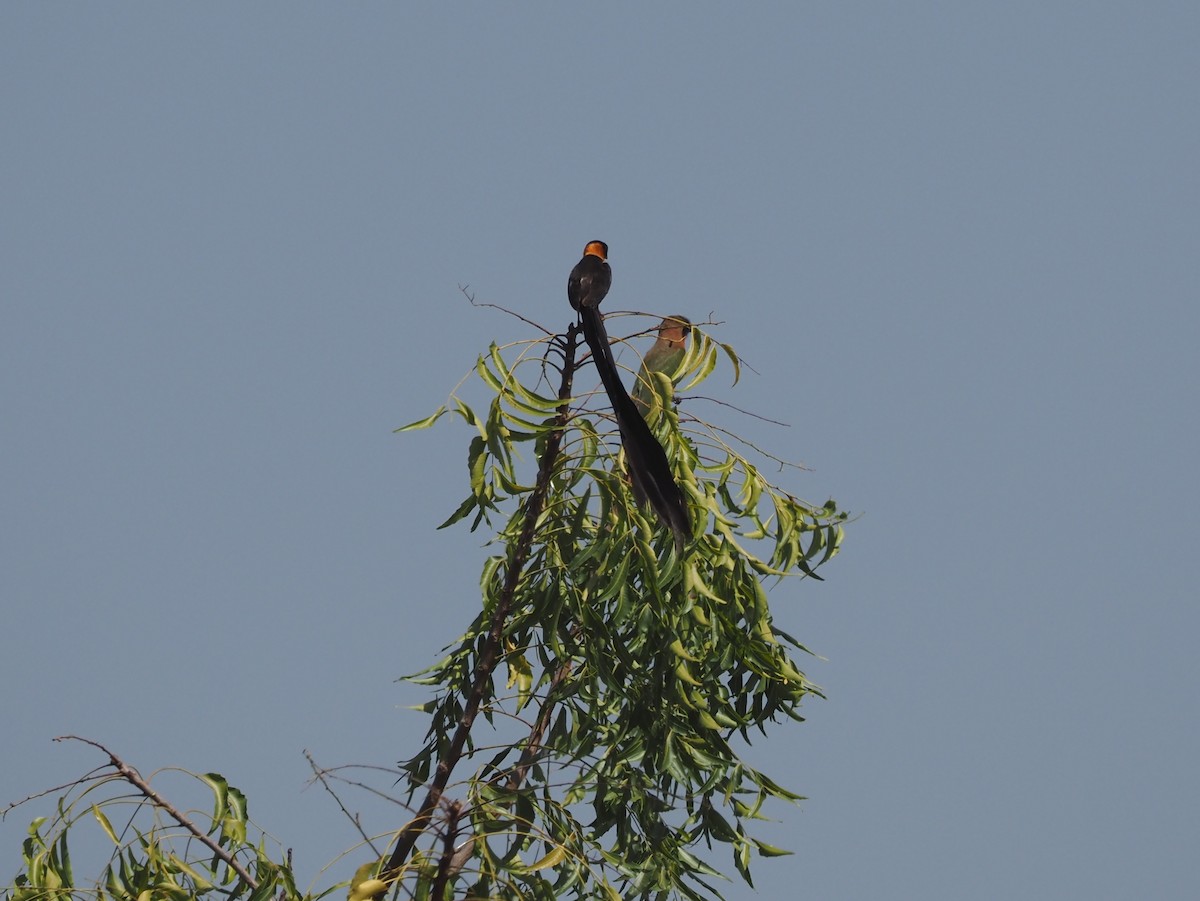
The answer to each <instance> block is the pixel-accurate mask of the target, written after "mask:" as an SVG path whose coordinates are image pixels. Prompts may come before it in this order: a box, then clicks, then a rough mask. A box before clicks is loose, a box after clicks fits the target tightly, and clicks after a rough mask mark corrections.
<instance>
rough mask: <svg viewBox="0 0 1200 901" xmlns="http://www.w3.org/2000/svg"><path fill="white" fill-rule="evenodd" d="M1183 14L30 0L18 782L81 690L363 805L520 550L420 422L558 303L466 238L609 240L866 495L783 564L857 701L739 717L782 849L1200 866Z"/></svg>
mask: <svg viewBox="0 0 1200 901" xmlns="http://www.w3.org/2000/svg"><path fill="white" fill-rule="evenodd" d="M1198 44H1200V8H1198V7H1196V6H1195V5H1194V4H1185V3H1150V4H1141V5H1137V4H1128V3H1108V2H1094V3H1052V4H1044V3H1027V2H1017V3H1006V4H956V3H913V4H903V5H901V4H881V3H867V4H857V5H851V4H831V3H825V4H816V3H794V4H782V3H778V4H756V5H754V6H753V7H740V6H739V7H735V6H732V5H726V6H718V5H713V4H700V5H689V6H683V5H680V4H669V5H668V4H663V5H657V6H655V7H654V8H652V9H649V10H647V9H644V8H642V7H641V6H638V5H633V4H616V5H610V6H607V7H605V8H604V9H603V11H602V14H600V11H597V10H596V9H585V8H583V7H576V6H573V5H566V4H550V3H541V4H527V5H522V6H519V7H517V6H512V7H500V6H489V7H483V6H473V7H470V8H467V7H459V8H454V7H449V6H444V7H433V6H428V7H418V6H415V5H407V4H405V5H400V4H394V5H382V4H380V5H353V6H345V5H336V6H335V5H316V4H308V3H305V4H257V5H252V6H248V5H234V4H205V5H177V4H146V3H141V4H139V3H130V4H123V5H104V6H100V5H87V6H84V5H66V4H6V5H4V6H2V7H0V74H2V77H0V112H2V113H3V121H4V122H5V133H6V139H5V141H4V147H5V149H4V153H3V157H2V159H3V164H2V168H0V179H2V180H0V191H2V197H0V246H2V247H3V248H4V251H3V257H4V260H3V265H0V297H3V328H2V330H0V403H2V405H3V406H2V414H3V415H2V417H0V442H2V443H0V447H2V454H3V459H4V464H5V465H4V466H3V472H2V475H0V507H2V509H3V510H4V513H5V515H4V516H3V517H2V518H0V530H2V531H0V572H2V573H3V583H2V584H3V606H2V607H0V615H2V617H3V620H2V621H3V629H2V632H3V635H4V636H5V650H4V654H3V655H2V656H0V677H2V685H3V687H2V688H0V692H2V695H3V709H4V710H5V711H6V714H7V717H6V721H7V722H8V723H9V728H8V729H7V730H6V733H7V735H6V741H5V748H6V764H7V765H6V766H5V767H4V768H3V776H2V777H0V803H2V802H7V801H9V800H15V799H17V798H19V797H22V796H24V795H25V794H27V793H28V792H30V791H33V790H36V789H38V788H42V787H45V786H47V785H51V784H57V783H60V782H62V781H64V780H65V779H67V778H70V777H72V776H74V775H77V774H79V773H82V772H84V771H86V770H88V769H90V768H91V767H92V766H93V765H95V764H97V763H99V762H100V761H98V760H97V759H96V757H95V755H94V754H93V753H89V752H88V751H87V750H85V749H84V748H82V747H65V746H61V745H52V744H51V743H50V739H51V738H52V737H53V736H55V735H59V734H62V733H65V732H73V733H77V734H81V735H86V736H88V737H90V738H94V739H96V740H99V741H103V742H105V743H107V744H109V745H110V746H111V747H112V748H113V750H115V751H117V752H119V753H121V754H123V755H124V756H125V757H127V758H128V759H129V760H130V761H131V762H133V763H135V764H136V765H137V766H139V767H140V768H142V769H143V770H147V771H148V770H152V769H154V768H156V767H158V766H164V765H169V764H175V765H180V766H184V767H189V768H192V769H197V770H202V771H203V770H217V771H219V772H222V773H224V774H225V775H226V776H227V777H228V778H229V779H230V780H231V781H232V782H234V783H235V784H237V785H239V786H241V787H242V788H244V789H245V790H246V791H247V792H248V794H249V795H250V798H251V805H252V807H251V813H252V815H253V816H254V817H255V818H256V820H258V821H259V822H260V823H261V824H262V825H263V826H265V827H266V828H268V829H269V830H270V831H272V832H273V833H274V834H275V835H277V836H278V837H279V838H280V839H281V840H282V841H283V842H285V843H286V844H287V845H289V846H292V847H294V848H295V849H296V855H297V862H298V868H299V869H300V871H301V875H302V877H307V878H313V877H315V876H316V873H317V870H318V869H319V867H320V866H321V865H323V864H324V863H326V862H327V861H328V860H329V859H330V858H332V857H333V855H334V854H336V853H337V852H338V851H339V850H341V849H343V848H346V847H349V846H350V845H351V844H353V842H354V835H353V834H352V832H351V831H350V830H349V829H348V828H347V826H346V825H345V824H344V821H340V820H339V815H338V813H337V811H336V809H335V808H334V807H333V806H332V804H331V803H330V801H329V800H328V799H327V798H326V797H325V796H324V795H323V794H322V793H321V792H320V791H318V790H314V789H309V790H307V791H306V790H304V782H305V779H306V777H307V774H308V770H307V764H306V763H305V761H304V758H303V756H302V750H303V749H306V748H307V749H309V750H310V751H311V752H312V753H313V754H314V755H315V756H316V758H317V759H318V760H319V761H320V762H322V763H324V764H328V765H333V764H339V763H350V762H361V763H379V764H385V765H386V764H389V763H391V762H393V761H395V760H396V759H398V758H400V757H403V756H405V755H406V754H408V753H411V752H412V751H413V750H414V749H415V748H416V747H417V744H418V742H419V739H420V736H421V734H422V731H423V725H424V723H423V721H422V720H421V719H420V718H419V716H418V715H417V714H414V713H411V712H409V711H406V710H404V709H402V707H403V705H406V704H412V703H417V702H419V701H420V700H421V699H422V698H423V696H422V695H421V693H420V692H418V691H416V690H415V689H412V688H410V687H406V686H404V685H399V684H397V683H396V682H395V681H394V680H395V679H396V677H397V676H399V675H401V674H403V673H407V672H412V671H414V670H417V669H420V668H421V667H422V666H424V665H425V664H427V663H428V662H430V661H431V660H432V659H433V655H434V653H435V652H436V649H437V648H439V647H441V646H442V645H443V644H444V643H446V642H449V641H452V640H453V639H454V638H456V637H457V636H458V635H459V634H460V633H461V631H462V629H463V628H464V627H465V625H466V624H467V623H468V622H469V621H470V618H471V617H472V616H473V615H474V613H475V611H476V610H477V604H478V595H477V591H476V584H477V578H478V570H479V564H480V563H481V562H482V560H483V558H484V556H485V553H486V551H485V550H484V549H483V548H482V547H481V544H482V540H483V537H484V536H482V535H479V534H475V535H472V534H470V533H468V532H467V531H466V530H465V529H455V530H447V531H443V532H436V531H434V528H435V527H436V526H437V524H438V523H440V522H441V521H442V520H443V519H444V518H445V517H446V516H447V515H448V514H449V512H450V511H452V510H453V509H454V508H455V507H456V506H457V504H458V502H459V501H460V500H461V497H462V496H463V494H464V491H465V477H466V471H465V466H464V463H465V459H466V442H467V441H468V439H469V433H468V432H466V430H465V429H462V428H457V429H456V428H455V427H454V426H445V427H439V428H437V429H435V430H434V431H432V432H427V433H419V434H415V435H401V436H397V435H393V434H392V429H393V428H395V427H396V426H399V425H401V424H403V423H406V422H409V421H411V420H414V419H417V418H419V417H421V416H423V415H426V414H427V413H429V412H431V411H432V410H433V409H434V408H436V407H437V406H438V405H439V404H440V403H441V402H442V401H443V400H444V399H445V397H446V395H447V393H448V392H449V391H450V390H451V389H452V388H453V386H454V385H455V384H456V383H457V382H458V380H459V378H460V377H461V376H462V375H463V373H465V372H466V371H467V370H468V369H469V367H470V366H471V364H472V363H473V360H474V357H475V355H476V354H477V353H478V352H479V351H481V350H482V349H484V348H485V347H486V346H487V344H488V342H490V341H492V340H498V341H512V340H518V339H520V338H523V337H528V332H527V331H526V330H525V329H524V327H523V326H521V325H520V323H518V322H516V321H515V320H512V319H509V318H505V317H502V316H499V315H497V314H495V313H493V312H489V311H481V310H477V309H473V308H471V307H470V306H469V305H468V304H467V303H466V301H465V300H464V298H463V296H462V294H461V293H460V290H459V288H460V286H462V285H469V286H470V290H471V291H472V292H473V293H475V294H476V295H477V297H478V298H479V299H480V300H483V301H487V302H493V303H498V304H503V305H505V306H508V307H510V308H513V309H516V310H519V311H520V312H522V313H523V314H524V315H527V316H529V317H530V318H532V319H534V320H536V321H538V322H541V323H544V324H546V325H547V326H548V327H552V328H563V327H565V326H566V324H567V323H568V322H569V321H570V318H571V313H570V310H569V308H568V306H567V303H566V298H565V281H566V276H567V273H568V271H569V270H570V268H571V266H572V265H573V264H574V262H575V261H576V260H577V259H578V257H579V252H580V249H581V248H582V246H583V243H584V242H585V241H587V240H589V239H592V238H602V239H603V240H605V241H607V242H608V243H609V245H610V249H611V262H612V266H613V270H614V286H613V290H612V293H611V295H610V297H609V300H608V301H606V304H605V306H606V309H611V310H621V309H638V310H645V311H648V312H653V313H660V314H661V313H677V312H678V313H686V314H689V315H691V316H692V317H693V318H697V319H703V318H706V317H708V316H711V317H712V318H713V319H716V320H719V321H720V322H722V323H723V324H722V325H721V326H720V328H719V329H718V330H717V336H718V337H719V338H720V339H721V340H723V341H727V342H729V343H731V344H733V345H734V346H735V347H736V348H737V349H738V350H739V351H740V352H741V353H742V354H743V356H744V357H745V358H746V359H747V360H748V361H749V362H750V363H751V364H753V366H754V368H755V370H757V374H754V373H748V374H747V376H746V378H745V379H744V380H743V381H742V382H741V383H740V384H739V385H737V386H736V387H735V388H730V387H729V385H728V378H727V377H726V378H724V379H722V378H720V377H719V376H718V377H717V378H716V379H715V380H714V381H711V382H710V383H709V384H708V385H707V386H706V388H705V391H706V393H710V394H712V395H713V396H716V397H718V398H720V399H722V400H725V401H727V402H729V403H733V404H736V405H737V406H739V407H743V408H746V409H750V410H755V411H759V412H762V413H764V414H768V415H770V416H771V417H773V418H775V419H779V420H783V421H785V422H788V423H790V424H791V425H790V427H789V428H778V427H773V426H770V425H768V424H766V423H763V422H760V421H757V420H753V419H749V418H739V417H737V416H736V414H733V413H732V412H727V413H723V414H722V415H728V416H730V419H729V421H728V425H729V426H730V427H732V428H737V429H739V430H741V431H743V432H744V433H745V434H746V435H747V436H748V437H750V438H752V439H753V440H754V441H755V442H756V443H760V444H763V445H766V446H769V447H771V448H773V449H776V450H778V451H779V453H780V454H781V455H783V456H787V457H792V458H799V459H802V460H803V461H804V462H805V463H807V464H808V465H809V466H810V467H811V468H812V471H811V472H806V473H798V474H796V475H795V476H794V477H789V478H793V479H794V481H793V482H791V483H789V486H790V487H791V488H792V489H793V490H794V492H795V493H796V494H798V495H800V496H803V497H807V498H809V499H812V500H815V501H823V500H824V499H825V498H827V497H830V496H832V497H834V498H836V499H837V500H838V501H839V503H840V504H841V506H842V507H843V508H846V509H850V510H853V511H856V512H857V513H861V514H862V515H861V516H860V518H858V519H857V520H856V521H855V522H854V523H853V524H852V525H851V526H850V527H849V528H848V534H847V538H846V543H845V546H844V551H843V554H842V555H841V556H840V557H839V558H838V559H837V560H836V561H835V563H834V564H833V565H831V566H830V567H829V568H828V569H827V570H826V571H825V575H826V579H827V581H825V582H824V583H821V584H817V583H813V582H811V581H808V582H803V583H786V584H784V585H783V586H781V587H780V588H778V589H777V590H776V591H775V592H774V594H773V595H772V604H773V609H774V611H775V616H776V619H777V620H778V622H779V623H780V624H781V625H782V626H783V627H784V628H785V629H787V630H788V631H790V632H792V633H794V634H796V635H798V636H799V637H800V638H801V639H802V640H803V641H804V642H805V643H806V644H807V645H808V646H809V647H811V648H813V649H814V650H815V651H817V652H818V653H819V654H821V655H822V658H823V659H820V660H812V661H809V666H808V667H807V670H808V673H809V675H810V676H811V677H812V678H814V679H815V680H816V681H817V682H818V683H819V684H821V685H822V686H823V687H824V689H825V690H826V692H827V694H828V700H827V701H814V702H813V703H812V704H810V705H809V707H808V715H809V720H808V722H807V723H805V724H803V725H798V726H797V725H787V726H783V727H781V728H780V729H779V730H778V731H777V732H776V734H775V735H773V736H772V737H771V738H770V740H768V741H765V742H762V743H760V744H759V745H757V746H756V747H755V748H754V749H753V756H754V760H755V762H756V763H758V764H759V765H761V766H762V767H763V768H764V769H766V770H767V771H768V772H770V773H773V774H775V775H777V776H778V777H779V778H780V779H781V781H783V782H784V783H785V784H787V785H789V786H790V787H793V788H795V789H797V790H799V791H801V792H803V793H804V794H806V795H808V796H809V800H808V801H807V802H805V803H804V804H803V805H802V806H801V807H800V808H798V809H788V808H779V809H777V810H776V811H775V813H776V815H777V816H778V817H779V818H780V823H779V824H778V825H776V826H774V827H772V828H771V829H770V830H769V831H768V832H766V833H764V837H766V838H767V839H768V840H770V841H773V842H774V843H776V844H782V845H785V846H787V847H790V848H792V849H794V850H795V851H796V854H795V855H794V856H792V857H788V858H784V859H780V860H771V861H762V862H761V863H760V864H759V865H758V866H757V868H756V876H757V884H758V886H759V893H758V896H761V897H781V896H803V897H811V898H821V899H859V898H867V897H874V898H895V899H908V898H921V899H926V901H928V899H943V898H945V899H962V898H984V899H986V898H1008V897H1022V898H1032V899H1036V898H1072V897H1089V898H1130V897H1153V898H1161V899H1170V898H1181V899H1182V898H1191V897H1194V893H1195V888H1196V884H1197V878H1196V875H1195V863H1194V860H1193V858H1194V852H1195V842H1196V837H1197V835H1198V834H1200V828H1198V827H1200V823H1198V821H1197V814H1196V806H1197V801H1198V800H1200V777H1198V776H1197V768H1196V765H1195V761H1196V760H1197V759H1198V758H1200V726H1198V725H1197V716H1196V714H1197V704H1196V700H1195V689H1196V686H1197V684H1198V683H1200V680H1198V678H1197V677H1198V675H1200V673H1198V667H1197V664H1196V662H1195V653H1194V651H1193V647H1192V646H1193V644H1194V636H1195V635H1196V634H1197V632H1198V631H1200V614H1198V613H1197V604H1196V591H1195V589H1194V588H1191V589H1189V588H1188V585H1191V584H1192V581H1193V580H1192V577H1191V575H1190V568H1189V567H1190V564H1189V563H1188V561H1189V560H1190V554H1191V553H1193V545H1194V543H1195V540H1196V538H1197V535H1198V533H1200V528H1198V525H1200V523H1198V517H1197V510H1198V509H1200V496H1198V495H1200V491H1198V490H1197V486H1198V483H1200V479H1197V477H1196V474H1195V466H1196V460H1197V458H1198V456H1200V440H1198V430H1197V422H1196V419H1197V417H1196V410H1197V385H1198V384H1200V371H1198V370H1200V366H1198V365H1197V362H1196V345H1197V338H1198V336H1200V315H1198V313H1197V304H1196V296H1195V293H1196V287H1195V286H1196V278H1195V268H1196V260H1197V255H1198V252H1200V222H1198V220H1200V174H1198V173H1200V168H1198V167H1197V164H1196V161H1197V159H1200V115H1198V113H1197V110H1200V63H1198V62H1197V55H1196V50H1195V48H1196V47H1197V45H1198ZM726 376H727V373H726ZM696 403H700V402H698V401H697V402H696ZM702 409H704V411H705V412H706V413H708V414H711V415H716V414H715V412H714V411H717V410H720V409H721V408H717V407H712V406H709V407H706V408H702ZM1189 599H1190V600H1189ZM36 812H38V811H35V810H32V809H23V810H22V811H18V812H17V813H16V814H14V815H10V817H9V818H8V820H7V821H5V822H4V823H3V824H0V873H2V874H4V875H5V878H8V876H10V875H11V874H12V873H13V872H15V870H16V867H17V864H18V862H19V858H18V852H19V841H20V838H21V836H22V835H23V833H24V828H25V825H26V823H27V821H28V819H29V818H30V817H31V816H33V815H34V813H36ZM26 814H27V815H26ZM389 825H391V824H390V823H389V822H388V818H387V812H386V811H383V812H381V815H380V816H379V818H378V820H377V822H376V823H375V827H376V828H378V829H380V830H382V829H384V828H387V827H388V826H389ZM350 869H353V867H352V866H351V867H350ZM347 875H348V871H347ZM734 878H735V879H736V876H735V877H734ZM330 881H332V880H330ZM727 897H729V898H731V899H744V898H751V897H756V895H755V894H754V893H752V892H750V891H749V890H748V889H746V888H744V887H743V886H742V885H741V884H740V883H737V882H735V883H732V884H731V885H730V887H729V891H728V893H727Z"/></svg>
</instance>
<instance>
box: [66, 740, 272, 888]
mask: <svg viewBox="0 0 1200 901" xmlns="http://www.w3.org/2000/svg"><path fill="white" fill-rule="evenodd" d="M54 740H55V741H81V742H83V743H84V744H85V745H91V746H92V747H93V748H98V749H99V750H101V751H103V752H104V753H105V754H107V755H108V759H109V760H110V761H111V762H112V765H113V768H114V769H115V770H116V771H117V772H118V773H120V774H121V777H122V778H123V779H124V780H125V781H126V782H128V783H129V784H130V785H132V786H133V787H134V788H136V789H137V790H138V791H140V792H141V793H142V794H143V795H145V797H146V799H147V800H148V801H150V803H151V804H153V805H154V806H155V807H157V808H158V809H159V810H161V811H163V812H164V813H166V814H167V815H168V816H170V817H171V819H173V820H174V821H175V822H176V823H178V824H179V825H180V826H182V827H183V828H184V829H186V830H187V831H188V832H190V833H191V834H192V835H194V836H195V837H196V838H197V839H199V841H200V843H201V844H203V845H204V846H205V847H206V848H208V849H209V850H210V851H212V852H213V854H214V855H216V856H217V857H218V858H219V859H221V860H223V861H224V862H225V864H226V865H227V866H228V867H229V868H230V869H231V870H233V871H234V872H235V873H237V874H238V876H240V877H241V879H242V881H243V882H244V883H246V885H248V886H250V888H251V889H256V888H258V880H257V879H255V878H254V877H253V876H251V875H250V872H249V871H248V870H247V869H246V868H245V867H243V866H242V865H241V864H240V863H238V862H237V860H236V859H234V857H233V855H232V854H230V853H229V852H228V851H226V850H225V849H224V848H222V847H221V846H220V845H218V844H217V843H216V842H215V841H213V840H212V839H211V838H209V837H208V836H207V835H206V834H204V833H203V832H202V831H200V829H199V828H197V826H196V824H195V823H193V822H192V821H191V820H189V819H188V818H187V817H185V816H184V815H183V814H182V813H180V812H179V811H178V810H176V809H175V808H174V807H173V806H172V805H171V803H170V802H169V801H168V800H167V799H166V798H164V797H163V796H162V795H160V794H159V793H158V792H156V791H155V790H154V789H152V788H151V787H150V783H148V782H147V781H146V780H145V779H143V778H142V775H141V773H139V772H138V771H137V770H135V769H134V768H133V767H131V766H130V765H129V764H127V763H126V762H125V761H124V760H122V759H121V758H120V757H118V756H117V755H116V754H114V753H113V752H112V751H110V750H109V749H108V748H106V747H104V745H102V744H100V742H98V741H92V740H91V739H90V738H81V737H80V736H78V735H60V736H58V737H57V738H56V739H54Z"/></svg>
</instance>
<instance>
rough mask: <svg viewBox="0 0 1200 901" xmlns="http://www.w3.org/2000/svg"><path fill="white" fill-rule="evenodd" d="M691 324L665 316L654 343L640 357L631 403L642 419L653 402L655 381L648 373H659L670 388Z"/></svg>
mask: <svg viewBox="0 0 1200 901" xmlns="http://www.w3.org/2000/svg"><path fill="white" fill-rule="evenodd" d="M691 331H692V321H691V320H690V319H688V318H687V317H686V316H668V317H667V318H666V319H664V320H663V321H662V323H661V324H660V325H659V326H658V340H657V341H655V342H654V346H653V347H651V348H650V349H649V350H648V351H646V355H645V356H644V357H642V368H641V369H640V370H639V371H638V377H637V384H636V385H634V386H633V402H634V404H635V405H636V406H637V408H638V412H639V413H641V414H642V416H645V415H646V414H647V413H649V412H650V405H651V403H652V402H653V399H654V392H655V390H656V388H655V381H654V377H653V375H652V373H655V372H660V373H662V374H663V375H665V376H666V377H667V378H668V379H670V380H671V384H672V385H674V384H675V381H676V378H677V376H678V373H679V364H680V363H682V362H683V358H684V356H686V354H687V340H688V335H689V334H691Z"/></svg>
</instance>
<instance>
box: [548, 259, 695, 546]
mask: <svg viewBox="0 0 1200 901" xmlns="http://www.w3.org/2000/svg"><path fill="white" fill-rule="evenodd" d="M611 285H612V270H611V269H610V268H609V266H608V245H607V244H605V243H604V242H603V241H589V242H588V243H587V246H586V247H584V248H583V259H582V260H580V261H579V262H578V263H577V264H576V265H575V268H574V269H572V270H571V277H570V278H569V279H568V280H567V299H568V300H570V301H571V306H572V307H574V308H575V309H576V310H578V311H579V317H580V319H581V320H582V321H583V337H584V340H586V341H587V344H588V347H589V348H591V351H592V359H593V361H595V364H596V370H597V371H598V372H599V373H600V381H601V382H603V383H604V390H605V392H607V394H608V400H609V402H610V403H611V404H612V407H613V413H614V414H615V415H616V417H617V429H618V430H619V431H620V433H621V444H622V445H623V446H624V448H625V458H626V460H627V461H628V463H629V477H630V480H631V481H632V482H633V494H634V496H635V497H636V498H637V499H638V501H639V502H644V501H649V503H650V506H651V507H653V508H654V512H655V513H657V514H658V518H659V519H661V520H662V521H663V523H664V524H665V525H666V526H667V527H668V528H670V530H671V533H672V534H673V535H674V537H675V549H676V551H677V552H678V553H681V554H682V553H683V546H684V543H685V542H686V541H687V539H688V538H690V537H691V534H692V524H691V518H690V517H689V515H688V507H687V501H686V500H684V497H683V492H682V491H680V490H679V485H677V484H676V483H675V477H674V476H673V475H672V474H671V464H670V463H669V462H668V461H667V454H666V451H664V450H663V448H662V445H661V444H659V443H658V439H657V438H655V437H654V433H653V432H651V431H650V427H649V426H648V425H646V420H644V419H642V414H641V413H639V412H638V409H637V407H636V406H635V405H634V403H633V401H632V400H631V399H630V397H629V393H628V392H627V391H626V390H625V386H624V385H623V384H621V379H620V376H618V375H617V364H616V361H614V360H613V355H612V348H611V347H610V346H609V343H608V333H607V332H606V331H605V329H604V317H602V316H601V315H600V301H602V300H604V296H605V295H606V294H607V293H608V289H609V287H610V286H611Z"/></svg>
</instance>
